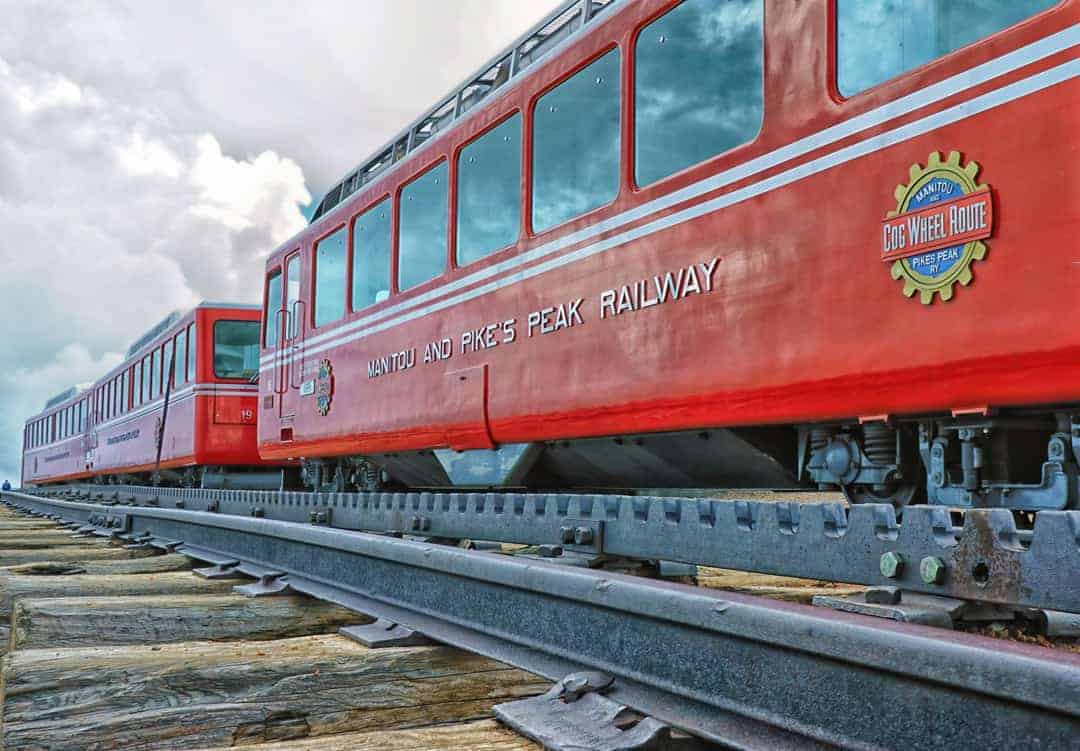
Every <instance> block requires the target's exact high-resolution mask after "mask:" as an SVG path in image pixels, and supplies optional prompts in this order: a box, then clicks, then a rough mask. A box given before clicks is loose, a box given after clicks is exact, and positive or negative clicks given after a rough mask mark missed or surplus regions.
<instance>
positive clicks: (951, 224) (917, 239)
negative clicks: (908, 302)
mask: <svg viewBox="0 0 1080 751" xmlns="http://www.w3.org/2000/svg"><path fill="white" fill-rule="evenodd" d="M980 169H981V167H980V165H979V164H978V162H975V161H969V162H968V163H967V164H963V162H962V158H961V155H960V152H959V151H951V152H949V155H948V157H947V158H946V159H945V160H942V158H941V153H940V152H937V151H935V152H932V153H931V154H930V156H929V158H928V159H927V162H926V166H925V167H923V166H922V165H921V164H919V163H918V162H916V163H915V164H913V165H911V167H910V169H909V170H908V179H909V182H907V183H900V184H899V185H897V186H896V190H895V191H894V197H895V198H896V208H895V209H893V210H891V211H889V212H888V214H887V216H886V218H885V220H884V221H883V222H882V228H883V229H882V260H883V261H885V262H886V263H889V264H890V274H891V275H892V278H893V279H895V280H897V281H903V283H904V287H903V293H904V296H905V297H914V296H915V293H916V292H918V293H919V300H920V302H922V304H923V305H930V304H931V303H933V302H934V297H935V296H937V297H940V298H941V301H942V302H948V301H949V300H951V299H952V298H953V295H954V290H955V285H957V284H959V285H961V286H965V287H966V286H968V285H969V284H971V282H972V279H973V278H974V277H973V275H972V271H971V266H972V264H974V263H975V261H981V260H983V259H985V258H986V253H987V247H986V244H985V243H984V242H983V240H985V239H986V238H988V237H989V236H990V234H991V231H992V229H993V200H992V194H991V190H990V186H989V185H984V184H981V183H979V182H977V180H976V178H977V177H978V174H979V171H980Z"/></svg>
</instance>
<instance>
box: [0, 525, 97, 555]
mask: <svg viewBox="0 0 1080 751" xmlns="http://www.w3.org/2000/svg"><path fill="white" fill-rule="evenodd" d="M73 545H77V546H82V547H90V548H97V547H108V546H109V541H108V540H107V539H106V538H103V537H96V538H95V537H79V536H77V535H73V534H72V533H71V532H69V531H67V530H64V529H35V530H7V531H4V530H0V554H2V553H3V551H8V550H28V549H33V548H53V547H70V546H73Z"/></svg>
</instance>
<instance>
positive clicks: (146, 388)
mask: <svg viewBox="0 0 1080 751" xmlns="http://www.w3.org/2000/svg"><path fill="white" fill-rule="evenodd" d="M142 373H143V383H142V400H143V403H144V404H145V403H146V402H148V401H150V377H151V376H152V375H153V373H151V372H150V355H147V356H146V357H144V358H143V361H142Z"/></svg>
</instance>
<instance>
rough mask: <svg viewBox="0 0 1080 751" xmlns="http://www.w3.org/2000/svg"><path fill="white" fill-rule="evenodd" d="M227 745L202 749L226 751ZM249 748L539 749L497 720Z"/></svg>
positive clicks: (311, 750)
mask: <svg viewBox="0 0 1080 751" xmlns="http://www.w3.org/2000/svg"><path fill="white" fill-rule="evenodd" d="M227 748H229V747H227V746H218V747H216V748H212V749H209V748H207V749H199V751H226V749H227ZM244 748H245V749H247V751H464V750H465V749H468V751H540V747H539V746H537V745H536V744H535V743H533V742H532V741H530V740H528V739H526V738H522V737H521V736H520V735H517V734H515V733H514V732H513V731H511V730H507V729H506V728H504V727H503V726H502V725H500V724H499V723H497V722H495V721H494V720H477V721H474V722H461V723H457V724H454V725H436V726H434V727H424V728H409V729H406V730H389V731H385V732H375V733H344V734H342V735H330V736H322V737H319V738H307V739H304V740H297V741H281V742H278V743H259V744H257V745H254V746H245V747H244Z"/></svg>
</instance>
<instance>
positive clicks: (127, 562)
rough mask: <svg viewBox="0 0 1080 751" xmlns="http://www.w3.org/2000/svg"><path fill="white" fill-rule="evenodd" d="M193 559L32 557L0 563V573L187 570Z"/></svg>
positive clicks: (169, 556)
mask: <svg viewBox="0 0 1080 751" xmlns="http://www.w3.org/2000/svg"><path fill="white" fill-rule="evenodd" d="M196 565H197V564H196V562H195V561H193V560H192V559H190V558H188V557H187V556H186V555H180V554H179V553H168V554H166V555H151V556H147V557H146V558H131V559H122V560H118V561H70V562H66V563H65V562H63V561H33V562H31V563H21V564H19V565H17V566H2V567H0V574H2V573H4V572H7V573H9V574H19V575H24V576H64V575H71V574H91V575H99V576H101V575H107V574H157V573H163V572H165V571H187V570H190V569H192V568H194V567H195V566H196Z"/></svg>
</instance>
